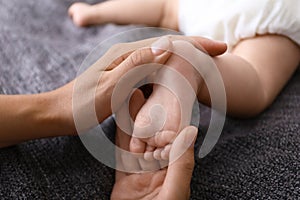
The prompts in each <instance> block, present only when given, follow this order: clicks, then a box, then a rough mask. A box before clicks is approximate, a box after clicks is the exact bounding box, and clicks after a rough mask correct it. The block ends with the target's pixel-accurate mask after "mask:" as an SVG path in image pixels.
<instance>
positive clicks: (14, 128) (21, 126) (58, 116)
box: [0, 90, 76, 147]
mask: <svg viewBox="0 0 300 200" xmlns="http://www.w3.org/2000/svg"><path fill="white" fill-rule="evenodd" d="M71 105H72V104H71V96H70V94H68V93H65V95H62V93H61V92H60V91H58V90H56V91H52V92H48V93H42V94H34V95H0V123H1V126H0V145H1V147H4V146H8V145H12V144H16V143H19V142H22V141H26V140H31V139H37V138H45V137H54V136H61V135H72V134H75V133H76V132H75V128H74V123H73V122H72V112H71Z"/></svg>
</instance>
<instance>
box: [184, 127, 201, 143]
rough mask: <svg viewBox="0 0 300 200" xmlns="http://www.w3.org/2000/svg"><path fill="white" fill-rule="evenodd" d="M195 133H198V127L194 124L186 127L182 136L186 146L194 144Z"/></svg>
mask: <svg viewBox="0 0 300 200" xmlns="http://www.w3.org/2000/svg"><path fill="white" fill-rule="evenodd" d="M197 133H198V129H197V128H196V127H194V126H190V127H187V128H186V133H185V137H184V144H185V146H186V147H192V146H193V145H194V143H195V141H196V136H197ZM192 144H193V145H192Z"/></svg>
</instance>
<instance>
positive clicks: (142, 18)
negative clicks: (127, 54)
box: [69, 0, 177, 29]
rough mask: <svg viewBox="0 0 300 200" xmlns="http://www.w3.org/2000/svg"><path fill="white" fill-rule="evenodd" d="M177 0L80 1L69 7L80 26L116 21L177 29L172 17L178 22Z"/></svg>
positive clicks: (74, 19) (70, 13)
mask: <svg viewBox="0 0 300 200" xmlns="http://www.w3.org/2000/svg"><path fill="white" fill-rule="evenodd" d="M176 1H177V0H110V1H105V2H102V3H98V4H95V5H89V4H87V3H81V2H80V3H74V4H73V5H72V6H71V7H70V8H69V15H70V16H71V17H72V18H73V21H74V23H75V24H76V25H78V26H88V25H99V24H104V23H116V24H144V25H148V26H163V27H166V28H174V29H175V28H176V27H173V26H174V24H175V23H174V22H173V21H174V20H173V19H172V20H171V19H170V18H171V17H172V18H174V19H176V22H177V13H176V10H175V8H176V4H175V2H176ZM171 3H173V4H171ZM175 15H176V17H175ZM171 21H172V22H171Z"/></svg>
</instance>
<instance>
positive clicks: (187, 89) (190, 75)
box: [130, 55, 201, 160]
mask: <svg viewBox="0 0 300 200" xmlns="http://www.w3.org/2000/svg"><path fill="white" fill-rule="evenodd" d="M167 65H168V66H170V67H166V68H162V69H161V70H160V71H159V72H158V74H157V75H156V80H158V81H159V83H161V84H154V86H153V92H152V94H151V95H150V97H149V98H148V100H147V101H146V103H145V104H144V105H143V107H142V108H141V109H140V111H139V113H138V114H137V117H136V119H135V123H134V130H133V137H132V139H131V141H130V150H131V151H132V152H136V153H144V152H145V151H147V149H151V148H149V147H148V146H151V147H152V149H153V148H154V150H153V151H148V153H146V155H147V156H148V155H151V152H156V153H153V157H154V158H155V159H159V160H160V159H163V158H166V157H167V156H166V152H164V150H163V149H159V148H162V147H163V146H162V144H160V143H161V142H160V141H159V140H158V139H157V138H160V139H161V140H163V141H164V144H163V145H167V144H169V143H172V140H174V139H175V137H176V136H177V134H178V133H179V132H180V131H181V129H182V128H183V127H186V126H188V125H189V123H190V120H191V114H192V108H193V104H194V101H195V99H196V93H197V90H198V87H199V85H200V83H201V78H199V77H198V76H196V75H195V74H197V73H195V69H194V68H193V66H191V64H190V63H188V62H187V61H185V60H184V59H182V58H181V57H179V56H177V55H172V56H171V58H170V59H169V60H168V63H167ZM166 131H169V133H175V134H171V135H170V136H168V134H162V136H161V137H157V135H156V134H159V133H166ZM164 137H166V138H168V140H169V141H168V140H167V139H166V138H164ZM152 138H156V139H155V140H154V143H153V142H150V141H153V139H152ZM156 149H157V150H156ZM163 152H164V153H163ZM149 159H151V156H149Z"/></svg>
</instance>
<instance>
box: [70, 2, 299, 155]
mask: <svg viewBox="0 0 300 200" xmlns="http://www.w3.org/2000/svg"><path fill="white" fill-rule="evenodd" d="M81 6H82V4H74V5H72V6H71V7H70V9H69V14H70V16H71V17H73V19H74V22H75V24H77V25H78V26H86V25H96V24H103V23H110V22H112V23H119V24H129V23H135V24H145V25H148V26H159V27H165V28H171V29H174V30H178V19H177V18H178V0H156V1H151V0H149V1H148V0H145V1H138V0H136V1H135V0H122V1H121V0H119V1H118V0H115V1H107V2H105V3H103V4H102V3H100V4H96V5H92V6H87V5H85V8H83V7H81ZM80 8H82V9H85V13H86V14H83V12H81V11H80ZM107 8H110V9H107ZM137 8H138V9H137ZM124 10H126V12H123V11H124ZM141 12H142V14H141ZM154 12H155V13H156V15H153V13H154ZM112 15H113V16H112ZM78 16H80V17H78ZM91 16H92V18H93V20H91V19H90V18H89V17H91ZM77 17H78V18H81V19H82V21H81V22H84V23H77V22H76V20H75V18H77ZM270 44H272V45H270ZM213 59H214V61H215V63H216V65H217V66H218V68H219V71H220V72H221V74H222V77H223V80H224V85H225V89H226V94H227V111H228V114H229V115H233V116H237V117H242V118H244V117H253V116H256V115H258V114H259V113H261V112H262V111H263V110H265V109H266V108H267V107H268V106H269V105H270V104H271V103H272V102H273V101H274V99H275V98H276V96H277V95H278V94H279V92H280V91H281V90H282V88H283V87H284V86H285V84H286V83H287V81H288V80H289V79H290V77H291V76H292V74H293V72H294V71H295V70H296V68H297V66H298V64H299V61H300V48H299V46H298V45H297V44H295V43H294V42H293V41H291V40H290V39H289V38H287V37H285V36H282V35H274V34H273V35H272V34H266V35H257V36H255V37H253V38H248V39H245V40H241V41H240V42H238V44H237V45H236V46H234V48H233V49H232V50H231V51H230V52H227V53H226V54H224V55H222V56H218V57H215V58H213ZM178 61H179V60H178ZM173 67H174V68H175V69H176V70H179V68H178V66H176V64H174V65H173ZM185 69H186V68H185ZM186 73H187V74H186V77H189V78H188V79H189V81H191V82H194V81H196V82H198V83H199V84H198V86H197V88H196V91H197V95H198V100H199V101H200V102H202V103H205V104H207V105H210V97H209V93H208V89H207V86H206V84H205V83H203V81H201V80H202V78H203V77H194V76H193V72H192V70H187V71H186ZM158 96H163V97H164V98H160V100H159V103H160V105H162V107H163V108H164V109H165V110H167V111H171V112H168V113H167V115H168V116H169V117H167V119H170V120H167V121H166V123H165V127H166V128H168V129H170V130H171V131H175V132H177V133H178V132H179V131H180V130H179V129H178V127H176V125H175V126H174V122H176V121H180V120H181V119H178V115H177V114H176V116H177V118H176V117H175V118H174V113H179V105H178V102H176V97H175V96H174V95H172V93H171V92H170V91H168V89H167V88H164V87H163V86H155V87H154V90H153V93H152V95H151V97H150V99H149V100H148V102H147V103H146V104H145V108H144V107H143V108H141V111H140V113H139V114H138V117H137V118H138V119H137V120H136V122H135V123H136V126H137V127H143V126H145V122H147V121H148V123H150V121H149V120H145V119H147V118H149V109H150V108H151V107H152V105H154V104H156V103H157V101H156V99H158V98H159V97H158ZM151 101H153V102H152V103H151ZM170 102H174V103H170ZM139 119H140V120H139ZM157 122H159V120H158V119H157V120H155V121H152V122H151V123H152V124H151V125H152V126H154V127H155V126H157V125H156V124H155V123H157ZM163 130H165V129H163ZM139 131H140V133H136V135H139V136H140V135H142V134H143V131H141V129H139ZM148 140H149V139H140V138H137V139H133V140H132V142H131V143H132V144H131V150H132V151H134V152H143V151H145V150H146V149H150V150H151V151H153V150H154V149H155V147H152V145H150V144H149V143H148V147H147V141H148Z"/></svg>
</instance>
